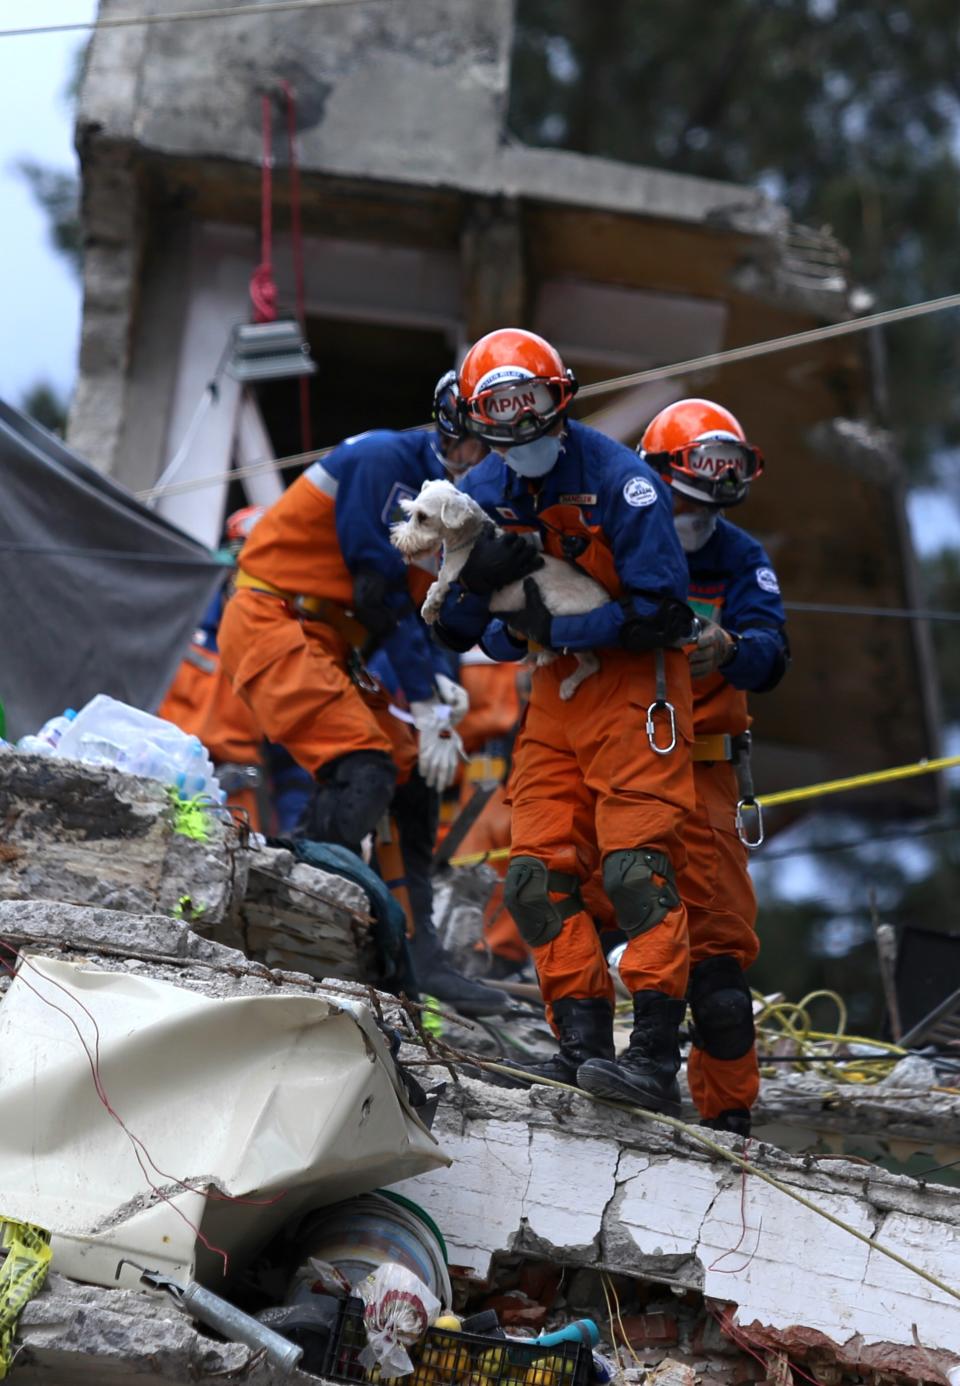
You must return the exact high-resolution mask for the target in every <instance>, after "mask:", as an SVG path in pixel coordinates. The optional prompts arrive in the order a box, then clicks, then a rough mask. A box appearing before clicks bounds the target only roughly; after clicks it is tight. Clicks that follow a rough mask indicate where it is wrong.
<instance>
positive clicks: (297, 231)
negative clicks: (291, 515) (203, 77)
mask: <svg viewBox="0 0 960 1386" xmlns="http://www.w3.org/2000/svg"><path fill="white" fill-rule="evenodd" d="M280 90H281V91H282V92H283V95H284V97H285V99H286V103H287V147H288V149H289V151H290V233H291V240H292V243H293V279H294V286H295V289H296V296H297V321H298V322H299V323H300V330H301V332H303V333H304V335H306V331H307V291H306V276H305V274H304V266H303V217H302V208H301V200H300V164H299V161H298V159H297V102H296V97H295V96H294V94H293V88H292V87H291V85H290V83H289V82H287V81H283V82H281V83H280ZM300 446H301V451H303V452H310V451H311V449H312V448H313V429H312V426H311V421H310V377H309V376H307V375H302V376H301V377H300Z"/></svg>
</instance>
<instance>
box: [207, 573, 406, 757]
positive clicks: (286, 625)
mask: <svg viewBox="0 0 960 1386" xmlns="http://www.w3.org/2000/svg"><path fill="white" fill-rule="evenodd" d="M219 639H220V655H221V658H222V661H223V667H224V669H225V670H226V671H227V673H228V674H229V675H230V678H231V680H232V682H233V687H234V689H235V690H236V692H237V693H239V694H240V696H241V697H242V698H243V699H244V701H245V702H246V703H247V704H248V705H249V707H250V708H251V709H252V711H253V714H254V716H255V718H256V720H257V723H258V725H259V727H260V728H261V730H262V731H263V732H264V734H265V735H266V736H267V737H269V739H270V740H271V741H277V742H279V743H280V745H282V746H285V747H286V748H287V750H288V751H289V752H290V754H291V755H292V756H293V757H294V759H295V760H297V761H298V762H299V763H300V764H301V765H302V766H303V767H304V769H306V770H309V771H310V772H311V773H312V774H315V773H316V771H317V770H319V769H320V767H321V766H323V765H326V764H328V763H329V762H330V761H332V760H336V759H337V758H338V757H340V756H344V755H348V754H349V753H350V752H352V751H380V752H382V753H384V754H385V755H388V756H391V757H392V756H393V755H394V751H395V748H396V744H397V743H395V741H394V740H392V739H391V736H390V735H389V734H388V732H387V730H386V727H387V725H388V723H387V720H386V719H387V718H388V716H389V714H388V713H387V712H386V701H385V697H384V695H383V694H382V693H379V694H370V695H367V694H363V693H361V690H360V689H359V688H357V687H356V685H355V684H354V683H353V682H352V680H351V679H350V676H349V674H348V673H347V660H348V657H349V647H348V646H347V644H346V642H345V641H344V640H343V639H342V638H341V636H339V635H338V634H337V632H336V631H335V630H334V629H333V628H332V627H331V626H328V625H326V624H325V623H324V622H322V621H303V622H301V621H299V620H298V619H297V618H296V617H295V616H293V615H292V614H290V613H289V611H288V609H287V606H286V603H285V602H283V601H282V600H281V599H280V598H278V597H270V596H265V595H264V594H262V593H260V592H254V591H250V590H246V589H241V591H239V592H237V593H236V594H235V595H234V596H233V597H231V598H230V601H229V602H228V603H227V606H226V609H225V611H224V614H223V620H222V622H221V624H220V636H219ZM391 720H393V721H395V720H396V719H391ZM398 725H399V724H398ZM398 736H399V734H398ZM407 741H409V737H407V736H404V738H403V743H404V744H406V742H407ZM404 760H405V763H407V767H408V773H409V756H408V755H407V753H406V751H404Z"/></svg>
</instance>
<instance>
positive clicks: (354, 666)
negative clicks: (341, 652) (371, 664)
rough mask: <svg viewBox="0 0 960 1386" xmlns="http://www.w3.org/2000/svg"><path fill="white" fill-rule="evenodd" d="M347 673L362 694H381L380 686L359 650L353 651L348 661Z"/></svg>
mask: <svg viewBox="0 0 960 1386" xmlns="http://www.w3.org/2000/svg"><path fill="white" fill-rule="evenodd" d="M347 672H348V673H349V675H350V678H351V680H352V681H353V683H354V684H355V685H356V686H357V688H359V689H360V691H361V692H362V693H379V692H380V684H379V683H378V682H377V680H376V679H375V678H374V676H373V674H371V672H370V670H369V669H368V668H367V666H366V665H365V664H364V662H363V659H362V657H361V655H360V652H359V650H351V652H350V656H349V658H348V660H347Z"/></svg>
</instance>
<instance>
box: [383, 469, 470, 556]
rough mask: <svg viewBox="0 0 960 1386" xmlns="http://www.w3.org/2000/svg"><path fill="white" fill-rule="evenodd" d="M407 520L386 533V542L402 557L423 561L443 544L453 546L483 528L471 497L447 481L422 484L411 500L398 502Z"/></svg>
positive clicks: (405, 499)
mask: <svg viewBox="0 0 960 1386" xmlns="http://www.w3.org/2000/svg"><path fill="white" fill-rule="evenodd" d="M400 506H401V509H402V510H403V513H404V514H405V515H406V516H407V517H408V518H407V519H406V520H404V521H403V522H402V523H401V524H399V525H394V526H393V528H392V529H391V531H390V540H391V542H392V543H393V544H394V545H395V547H396V548H398V549H399V550H400V552H401V553H402V554H403V556H404V558H409V559H416V558H424V557H425V556H426V555H427V554H432V553H436V552H437V550H438V549H439V548H440V547H441V545H443V544H449V545H457V544H460V543H462V542H463V541H464V540H469V539H471V538H472V537H473V534H474V533H475V532H477V531H479V530H480V529H482V528H483V526H484V524H485V523H486V517H485V516H484V513H483V511H482V510H481V508H480V506H479V505H478V504H477V502H476V501H475V500H473V499H472V497H470V496H467V495H465V494H464V493H463V492H462V491H458V490H457V488H456V486H454V485H453V483H452V482H450V481H425V482H424V483H423V485H422V486H421V488H420V494H419V496H417V498H416V499H415V500H409V499H407V498H404V499H403V500H401V502H400Z"/></svg>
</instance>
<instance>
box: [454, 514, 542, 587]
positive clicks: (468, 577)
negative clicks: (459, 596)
mask: <svg viewBox="0 0 960 1386" xmlns="http://www.w3.org/2000/svg"><path fill="white" fill-rule="evenodd" d="M542 567H543V558H542V556H541V554H540V552H539V551H538V549H536V548H535V547H534V545H533V544H532V543H531V542H530V541H529V540H528V539H524V538H523V537H522V536H521V535H519V534H511V533H509V532H507V531H501V533H499V534H497V533H496V531H495V530H493V529H489V530H484V532H483V534H481V535H480V538H479V539H478V540H477V542H476V543H475V544H474V546H473V548H472V549H471V550H470V557H469V558H468V559H467V561H466V563H464V565H463V567H462V568H461V569H460V575H459V581H460V582H461V583H462V585H463V586H464V587H465V588H466V589H467V591H468V592H472V593H473V595H474V596H476V597H489V596H490V595H491V594H492V593H494V592H499V590H500V588H501V587H506V586H507V585H508V583H511V582H519V581H520V579H521V578H525V577H526V576H527V574H528V573H535V572H536V571H537V569H538V568H542Z"/></svg>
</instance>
